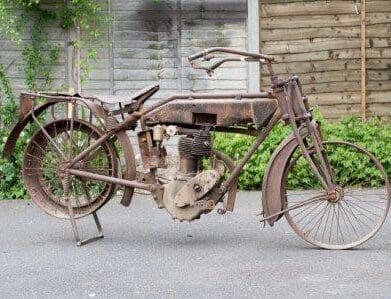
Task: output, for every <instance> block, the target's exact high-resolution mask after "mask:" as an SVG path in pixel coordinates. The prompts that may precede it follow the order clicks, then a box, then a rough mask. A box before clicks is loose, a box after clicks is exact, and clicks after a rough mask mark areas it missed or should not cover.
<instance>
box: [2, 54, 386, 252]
mask: <svg viewBox="0 0 391 299" xmlns="http://www.w3.org/2000/svg"><path fill="white" fill-rule="evenodd" d="M216 54H225V55H227V54H228V55H233V56H232V57H231V56H228V57H227V56H223V57H220V56H218V55H216ZM200 59H202V61H201V63H199V62H200V61H199V60H200ZM189 61H190V62H191V64H192V66H193V67H195V68H198V69H202V70H205V71H206V72H207V73H208V74H209V75H210V74H212V73H213V71H214V70H215V69H217V68H218V67H220V66H221V65H223V64H224V63H226V62H233V61H243V62H257V63H261V64H266V66H267V68H268V70H269V73H270V75H271V82H272V86H271V89H270V91H268V92H260V93H253V94H248V93H231V94H182V95H172V96H170V97H168V98H166V99H164V100H162V101H159V102H157V103H154V104H153V105H150V106H147V107H144V103H145V101H146V100H147V99H148V98H150V97H151V96H152V95H153V94H154V93H155V92H157V90H158V89H159V86H152V87H149V88H146V89H144V90H141V91H140V92H138V93H136V95H135V96H133V97H127V98H126V99H125V100H123V99H121V98H118V97H110V98H103V97H97V96H92V97H88V96H81V95H78V94H76V95H69V94H66V93H24V94H23V95H22V97H21V117H20V120H19V122H18V123H17V125H16V126H15V128H14V129H13V131H12V132H11V134H10V137H9V139H8V140H7V143H6V145H5V149H4V154H5V155H10V154H11V153H12V151H13V149H14V147H15V143H16V140H17V138H18V136H19V134H20V132H21V131H22V130H23V129H24V127H25V126H26V125H27V124H28V123H29V122H32V121H34V122H36V123H37V125H38V128H39V130H38V132H37V133H36V134H35V136H34V137H33V138H32V140H31V142H30V143H29V145H28V147H27V149H26V154H25V157H24V169H23V175H24V180H25V184H26V187H27V190H28V191H29V193H30V194H31V196H32V198H33V200H34V201H35V202H36V203H37V204H38V205H39V206H40V207H41V208H42V209H43V210H45V211H46V212H48V213H50V214H51V215H54V216H57V217H61V218H68V217H69V218H70V220H71V224H72V227H73V231H74V235H75V239H76V240H77V242H78V244H79V245H81V244H82V243H83V241H81V238H80V236H79V233H78V228H77V225H76V221H75V219H76V218H79V217H83V216H86V215H89V214H92V215H93V216H94V220H95V223H96V226H97V228H98V232H99V236H98V237H95V238H92V239H93V240H95V239H96V238H99V237H101V236H103V235H102V228H101V226H100V222H99V219H98V218H97V215H96V211H97V210H98V209H99V208H100V207H101V206H103V205H104V204H105V203H106V202H107V201H108V200H110V198H111V197H112V196H113V194H114V191H115V190H116V188H117V187H118V186H122V187H123V188H124V194H123V198H122V201H121V203H122V204H123V205H125V206H128V205H129V204H130V202H131V199H132V195H133V192H134V189H135V188H137V189H142V190H147V191H149V192H151V194H152V196H153V197H154V199H155V201H156V203H157V204H158V207H159V208H165V209H166V210H167V211H168V213H169V214H170V215H171V216H172V217H173V218H174V219H178V220H180V221H183V220H187V221H192V220H194V219H198V218H200V216H201V215H202V214H207V213H209V212H211V211H212V210H214V209H215V208H216V206H217V205H218V204H219V203H222V204H223V207H222V208H219V209H218V210H217V211H218V213H220V214H224V213H225V212H226V211H233V209H234V205H235V198H236V192H237V184H238V179H239V175H240V173H241V171H242V170H243V169H244V167H245V165H246V164H247V163H248V161H249V160H250V159H251V157H252V156H253V154H254V153H255V152H256V151H257V150H258V148H259V146H260V145H261V144H262V143H263V141H264V140H265V138H266V137H267V136H268V134H269V133H270V131H271V130H272V129H273V127H274V126H275V125H276V124H277V122H278V121H279V120H283V121H284V122H285V124H287V125H290V126H291V128H292V130H293V133H292V135H291V136H290V137H288V138H287V139H286V140H285V141H283V142H282V143H281V145H280V146H279V148H278V149H277V150H276V151H275V153H274V154H273V155H272V158H271V159H270V162H269V165H268V168H267V170H266V173H265V175H264V181H263V196H262V205H263V213H262V214H263V216H264V218H263V220H261V222H266V221H267V222H268V223H269V224H270V225H273V224H274V223H275V222H276V221H278V220H279V219H280V218H281V217H282V215H284V214H285V215H287V214H288V215H289V212H290V211H291V210H294V209H297V208H301V207H303V206H307V205H310V204H312V203H314V202H317V201H318V200H324V201H325V202H327V206H328V205H329V204H330V205H331V204H336V203H337V202H339V201H340V200H342V198H343V194H344V193H343V188H342V187H341V186H338V185H337V183H336V182H335V178H334V176H333V172H332V170H331V166H330V162H329V160H328V157H327V154H326V152H325V150H324V147H323V144H324V142H323V139H322V135H321V131H320V130H321V129H320V126H319V125H318V123H317V122H316V121H315V120H314V119H313V116H312V113H311V111H310V108H309V105H308V98H307V96H306V95H305V94H304V92H303V90H302V87H301V83H300V80H299V78H298V77H297V76H291V77H289V78H288V79H283V80H282V79H280V78H278V76H276V75H275V74H274V72H273V68H272V62H273V58H271V57H269V56H267V55H264V54H258V53H249V52H245V51H238V50H234V49H228V48H211V49H206V50H204V51H202V52H200V53H197V54H195V55H192V56H191V57H189ZM195 61H197V62H198V63H197V64H196V63H195ZM205 63H206V64H205ZM38 98H40V99H42V98H44V99H46V102H45V103H43V104H41V105H40V106H36V104H37V102H36V99H38ZM61 102H67V103H71V104H72V105H71V106H72V109H73V110H72V111H71V114H68V115H71V116H69V118H68V119H60V120H56V121H54V122H51V123H49V124H41V123H40V120H39V119H38V118H37V117H38V116H39V114H41V113H43V112H44V111H46V110H47V109H48V108H49V107H52V106H53V105H55V104H57V103H61ZM78 103H80V104H81V105H83V106H85V107H87V108H88V109H89V110H90V111H91V114H90V115H95V116H96V118H97V119H99V120H101V119H102V120H103V122H102V126H103V128H97V127H96V126H94V125H93V124H92V122H91V116H90V122H88V121H84V120H81V119H78V116H77V114H76V113H75V110H74V109H75V108H74V106H75V104H78ZM107 104H109V105H114V106H116V107H117V106H118V109H117V108H115V109H112V108H110V107H107ZM68 113H69V112H68ZM118 115H121V116H122V120H121V121H118V119H117V116H118ZM138 126H140V127H141V131H139V133H138V143H139V147H140V155H141V159H142V162H143V166H144V169H145V170H147V172H146V173H144V174H142V175H139V176H136V162H135V157H134V152H133V148H132V144H131V143H130V140H129V138H128V136H127V134H126V131H128V130H135V129H136V128H137V127H138ZM74 130H76V131H77V130H79V131H82V132H84V133H86V134H87V136H91V137H86V138H87V139H88V142H87V143H81V144H80V142H76V143H75V146H76V147H77V148H78V149H79V150H77V151H72V150H70V153H68V150H67V148H62V149H61V147H60V146H59V145H58V144H56V142H54V141H53V138H57V137H59V136H60V137H59V138H61V139H62V140H63V141H64V143H66V142H68V144H69V145H70V147H71V148H73V147H74V145H73V143H72V141H73V139H72V138H73V133H74ZM215 131H220V132H233V133H239V134H247V135H252V136H256V138H255V140H254V142H253V144H252V145H251V146H249V148H248V151H247V153H246V154H244V156H243V157H242V158H241V159H240V160H239V161H238V162H237V163H234V162H233V161H232V160H231V159H230V158H229V157H227V156H226V155H224V154H222V153H219V152H216V151H214V150H213V139H212V132H215ZM64 132H65V133H64ZM88 134H89V135H88ZM175 135H179V136H182V137H181V138H180V139H179V142H178V153H179V161H180V162H179V165H178V166H177V172H176V174H175V175H174V177H168V178H167V177H166V178H164V177H163V178H162V177H160V176H159V175H158V169H160V168H164V167H165V166H166V163H165V158H166V155H167V153H166V150H165V147H164V142H165V140H166V139H169V138H171V137H173V136H175ZM86 138H85V139H86ZM90 138H92V139H93V142H90ZM116 141H118V142H116ZM81 145H83V147H81ZM79 147H80V148H79ZM297 148H300V151H301V153H302V155H303V157H304V159H305V160H306V162H307V163H308V165H309V167H310V169H311V171H312V173H313V174H314V176H315V178H316V179H317V180H318V181H319V182H320V185H321V187H322V192H323V194H322V195H321V196H320V197H314V198H310V199H306V200H303V201H302V202H299V203H298V204H296V205H293V206H290V207H289V206H287V204H286V200H287V198H286V192H285V191H286V186H285V183H286V182H285V181H286V178H287V174H288V172H289V171H290V169H289V165H290V164H289V163H290V159H291V157H292V154H293V152H294V151H295V150H296V149H297ZM102 149H103V153H104V159H103V160H102V161H109V162H107V163H106V164H107V165H106V170H105V171H104V172H103V173H101V172H99V171H98V172H96V171H93V170H89V169H88V167H87V166H88V165H89V164H91V163H92V162H91V161H93V159H94V158H95V154H96V153H97V152H98V151H100V152H102ZM121 152H122V155H121V156H122V157H119V156H118V153H121ZM47 154H49V155H51V154H57V155H58V156H60V158H61V159H60V160H61V162H59V165H58V166H56V167H54V169H55V171H54V173H53V174H52V177H53V178H58V179H59V180H60V182H61V184H57V185H52V184H46V185H45V178H44V172H45V171H47V170H48V169H45V167H46V164H45V163H43V162H42V161H43V160H44V158H45V157H46V156H45V155H47ZM34 157H35V158H34ZM36 157H38V159H37V158H36ZM208 158H209V159H210V164H205V163H204V162H205V159H208ZM373 160H374V161H377V160H376V159H375V158H374V159H373ZM118 161H125V165H124V166H125V168H122V167H121V168H120V170H119V171H118V166H117V164H118ZM375 164H376V163H375ZM86 165H87V166H86ZM376 165H377V164H376ZM377 166H379V165H377ZM380 168H381V167H380ZM139 174H140V173H139ZM383 177H384V179H385V185H386V186H387V192H388V193H387V194H388V195H387V196H386V198H385V199H386V201H387V202H386V203H387V205H385V207H384V211H383V212H384V215H386V214H387V212H388V209H389V206H390V201H391V194H390V192H391V190H390V186H389V182H388V178H387V175H385V176H384V175H382V178H383ZM75 181H76V182H79V183H80V182H81V185H82V187H83V186H84V187H85V186H89V185H88V184H87V182H88V183H89V184H91V185H92V184H103V186H105V187H104V188H103V190H102V191H99V192H98V194H95V195H94V196H92V197H91V196H90V195H88V194H86V195H85V197H86V199H87V203H88V204H85V203H80V202H79V198H78V197H77V196H73V197H72V195H71V191H72V190H73V192H75V190H76V191H78V192H79V191H80V190H83V188H79V189H78V188H75V187H74V185H72V184H71V182H75ZM72 188H73V189H72ZM61 190H63V193H62V194H63V195H62V196H60V195H59V192H60V191H61ZM98 190H100V189H98ZM61 192H62V191H61ZM61 192H60V193H61ZM76 193H77V192H76ZM338 194H339V195H338ZM225 195H227V198H226V200H224V198H225ZM336 198H337V199H336ZM290 221H291V223H290V224H291V225H292V227H293V228H294V230H295V231H296V232H297V233H298V234H299V235H300V236H301V237H302V238H304V239H306V240H307V241H308V234H306V233H305V232H304V230H300V229H298V226H297V225H296V224H295V223H294V221H293V220H292V219H291V220H290ZM383 221H384V220H383ZM381 225H382V222H380V223H377V224H376V227H373V230H372V232H371V233H369V234H367V235H365V236H364V237H363V238H362V239H360V240H355V241H354V242H351V243H347V244H342V245H341V246H335V245H334V244H331V243H330V242H327V241H326V242H323V243H322V242H311V241H309V242H311V243H312V244H315V245H317V246H320V247H323V248H331V249H342V248H350V247H353V246H355V245H358V244H361V243H362V242H364V241H366V240H368V239H369V238H370V237H372V236H373V235H374V234H375V233H376V232H377V230H378V229H379V228H380V227H381ZM330 234H331V229H330ZM92 239H89V240H92Z"/></svg>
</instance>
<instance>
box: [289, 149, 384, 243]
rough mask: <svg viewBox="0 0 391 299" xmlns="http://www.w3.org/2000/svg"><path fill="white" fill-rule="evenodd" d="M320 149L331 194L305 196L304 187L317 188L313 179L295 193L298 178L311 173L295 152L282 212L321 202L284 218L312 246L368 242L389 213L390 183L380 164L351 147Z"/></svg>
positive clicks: (309, 192)
mask: <svg viewBox="0 0 391 299" xmlns="http://www.w3.org/2000/svg"><path fill="white" fill-rule="evenodd" d="M324 147H325V150H326V153H327V156H328V157H329V160H330V165H331V169H332V173H333V180H334V183H335V184H336V188H335V190H334V192H331V193H327V192H326V191H325V190H321V189H317V190H316V191H314V190H311V191H306V190H303V189H305V187H306V184H307V185H311V184H314V183H315V181H316V179H315V177H314V178H311V177H310V178H308V177H307V181H306V182H304V184H303V185H302V186H301V187H302V188H303V189H302V190H300V191H298V190H293V188H292V185H293V184H297V180H299V179H300V173H301V174H303V171H304V172H308V171H310V170H309V169H308V167H306V165H305V164H306V161H305V159H304V158H303V157H302V156H301V155H300V154H298V152H300V151H299V150H297V151H296V153H295V154H294V155H293V157H292V159H291V164H290V165H289V168H288V171H287V172H286V177H285V184H284V189H285V190H284V191H285V192H284V194H285V197H286V202H285V208H289V207H292V206H293V205H297V204H298V203H300V202H303V201H306V200H309V199H310V198H313V197H316V196H319V199H317V200H316V199H315V200H314V201H312V202H309V203H308V204H305V205H303V206H302V207H299V208H297V209H293V210H290V211H288V212H286V213H285V217H286V219H287V221H288V223H289V224H290V226H291V227H292V228H293V229H294V231H295V232H296V233H297V234H298V235H299V236H300V237H301V238H303V239H304V240H305V241H307V242H309V243H311V244H313V245H315V246H319V247H322V248H326V249H348V248H353V247H355V246H358V245H360V244H362V243H364V242H366V241H368V240H369V239H370V238H372V237H373V236H374V235H375V234H376V232H377V231H378V230H379V229H380V228H381V226H382V225H383V223H384V221H385V219H386V216H387V213H388V210H389V207H390V186H389V182H388V178H387V175H386V173H385V171H384V168H383V167H382V165H381V164H380V162H379V161H378V160H377V159H376V158H375V157H374V156H373V155H372V154H370V153H369V152H367V151H366V150H364V149H362V148H360V147H358V146H356V145H354V144H351V143H347V142H325V143H324ZM352 155H354V159H353V158H352V157H353V156H352ZM338 156H339V157H338ZM351 161H354V162H353V163H351ZM319 186H320V184H319Z"/></svg>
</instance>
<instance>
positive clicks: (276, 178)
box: [262, 135, 298, 226]
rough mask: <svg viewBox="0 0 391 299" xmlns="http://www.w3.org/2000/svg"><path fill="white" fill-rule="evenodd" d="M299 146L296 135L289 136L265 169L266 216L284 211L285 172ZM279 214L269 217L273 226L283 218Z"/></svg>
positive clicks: (263, 194)
mask: <svg viewBox="0 0 391 299" xmlns="http://www.w3.org/2000/svg"><path fill="white" fill-rule="evenodd" d="M297 146H298V142H297V140H296V138H295V136H293V135H290V136H288V137H287V138H286V139H285V140H284V141H283V142H282V143H281V144H280V145H279V147H278V148H277V149H276V150H275V151H274V153H273V155H272V157H271V158H270V161H269V164H268V166H267V168H266V170H265V175H264V180H263V183H262V207H263V213H264V215H263V216H264V217H268V216H270V215H273V214H275V213H278V212H280V211H282V209H283V202H284V199H285V194H284V193H283V192H284V191H283V184H284V174H285V170H286V168H287V166H288V162H289V160H290V157H291V155H292V154H293V152H294V151H295V149H296V148H297ZM281 216H282V215H278V216H276V217H274V218H270V219H268V220H267V221H268V223H269V224H270V225H271V226H273V225H274V222H275V221H277V220H278V219H279V218H281Z"/></svg>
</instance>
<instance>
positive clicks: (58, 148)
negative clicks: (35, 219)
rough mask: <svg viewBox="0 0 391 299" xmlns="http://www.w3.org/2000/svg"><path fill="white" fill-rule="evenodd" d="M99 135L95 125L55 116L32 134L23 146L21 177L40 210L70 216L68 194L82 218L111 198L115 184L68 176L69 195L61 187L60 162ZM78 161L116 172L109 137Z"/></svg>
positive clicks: (88, 167)
mask: <svg viewBox="0 0 391 299" xmlns="http://www.w3.org/2000/svg"><path fill="white" fill-rule="evenodd" d="M102 135H103V133H102V132H101V131H100V130H99V129H98V128H97V127H95V126H93V125H92V124H90V123H88V122H85V121H82V120H79V119H78V120H74V121H72V120H71V119H60V120H55V121H53V122H51V123H48V124H47V125H45V126H44V127H43V130H39V131H38V132H37V133H35V134H34V136H33V137H32V138H31V140H30V142H29V144H28V145H27V147H26V150H25V154H24V160H23V178H24V183H25V186H26V189H27V191H28V192H29V194H30V195H31V198H32V200H33V201H34V202H35V203H36V204H37V205H38V206H39V207H40V208H41V209H42V210H44V211H45V212H46V213H48V214H50V215H52V216H55V217H58V218H69V210H68V198H69V199H70V200H71V206H72V208H73V213H74V217H75V218H81V217H84V216H87V215H89V214H91V213H93V212H95V211H97V210H98V209H99V208H101V207H102V206H103V205H104V204H105V203H106V202H107V201H108V200H110V199H111V197H112V196H113V194H114V192H115V189H116V185H115V184H111V183H105V182H99V181H92V180H89V179H82V178H77V177H75V176H70V183H69V185H70V188H69V189H70V190H69V192H68V196H66V193H65V191H64V187H63V186H64V185H63V180H64V178H63V177H62V174H63V173H64V171H62V170H61V166H62V165H64V164H65V163H67V161H70V160H72V158H74V157H75V156H76V155H77V154H78V153H80V152H82V151H83V150H85V149H86V148H87V147H88V146H89V145H90V144H91V143H93V142H95V141H96V140H97V139H98V138H99V137H101V136H102ZM48 136H49V137H50V138H49V137H48ZM78 165H79V167H78V168H79V169H80V170H84V171H88V172H94V173H98V174H102V175H108V176H115V177H117V176H118V160H117V156H116V152H115V148H114V146H113V144H112V143H111V141H109V140H108V141H106V142H103V143H102V144H101V145H100V146H99V147H98V148H97V149H95V150H94V151H92V152H91V153H90V154H89V155H87V157H85V158H84V159H82V160H81V161H80V162H79V163H78Z"/></svg>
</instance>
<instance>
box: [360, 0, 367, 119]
mask: <svg viewBox="0 0 391 299" xmlns="http://www.w3.org/2000/svg"><path fill="white" fill-rule="evenodd" d="M365 42H366V0H362V1H361V119H362V121H366V120H367V103H366V81H367V80H366V47H365Z"/></svg>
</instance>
